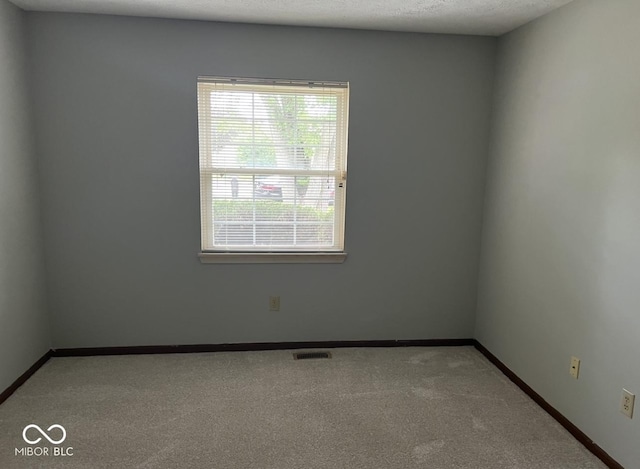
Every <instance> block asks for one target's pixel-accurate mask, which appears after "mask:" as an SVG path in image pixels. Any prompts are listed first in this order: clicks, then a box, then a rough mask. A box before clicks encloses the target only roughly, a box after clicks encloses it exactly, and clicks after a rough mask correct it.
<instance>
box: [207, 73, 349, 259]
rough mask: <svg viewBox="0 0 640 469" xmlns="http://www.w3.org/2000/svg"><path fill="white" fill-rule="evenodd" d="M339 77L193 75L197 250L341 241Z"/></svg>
mask: <svg viewBox="0 0 640 469" xmlns="http://www.w3.org/2000/svg"><path fill="white" fill-rule="evenodd" d="M348 104H349V88H348V84H347V83H326V82H323V83H315V82H298V81H283V80H261V79H260V80H258V79H241V78H214V77H200V78H199V79H198V128H199V142H200V201H201V228H202V250H203V252H218V251H220V252H325V251H326V252H336V251H343V250H344V224H345V223H344V220H345V195H346V174H347V173H346V165H347V125H348V124H347V123H348Z"/></svg>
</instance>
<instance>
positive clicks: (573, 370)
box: [569, 357, 580, 379]
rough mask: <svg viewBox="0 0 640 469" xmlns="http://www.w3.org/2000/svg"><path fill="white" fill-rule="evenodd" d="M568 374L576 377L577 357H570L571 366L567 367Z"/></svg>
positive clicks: (577, 368) (578, 361)
mask: <svg viewBox="0 0 640 469" xmlns="http://www.w3.org/2000/svg"><path fill="white" fill-rule="evenodd" d="M569 374H570V375H571V376H573V377H574V378H575V379H578V375H579V374H580V359H579V358H577V357H571V366H570V367H569Z"/></svg>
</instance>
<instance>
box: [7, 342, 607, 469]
mask: <svg viewBox="0 0 640 469" xmlns="http://www.w3.org/2000/svg"><path fill="white" fill-rule="evenodd" d="M332 354H333V358H331V359H329V360H326V359H325V360H293V358H292V353H291V351H274V352H230V353H211V354H175V355H137V356H114V357H86V358H54V359H52V360H50V361H49V362H48V363H47V364H46V365H45V366H44V367H43V368H41V369H40V370H39V371H38V372H37V373H36V374H35V375H34V376H33V377H32V378H31V379H30V380H29V381H28V382H27V383H25V384H24V385H23V386H22V387H21V388H20V389H19V390H18V391H17V392H16V393H15V394H14V395H13V396H11V397H10V398H9V399H8V400H7V401H6V402H5V403H4V404H2V405H0V467H1V468H3V469H4V468H31V467H34V468H35V467H44V468H49V467H64V468H91V469H95V468H215V469H225V468H229V469H254V468H255V469H258V468H260V469H266V468H269V469H293V468H296V469H310V468H311V469H313V468H326V469H340V468H345V469H346V468H353V469H360V468H362V469H376V468H380V469H412V468H428V469H446V468H461V469H462V468H468V469H472V468H473V469H483V468H486V469H502V468H505V469H525V468H527V469H528V468H531V469H533V468H536V469H537V468H557V469H573V468H575V469H589V468H604V467H605V466H604V465H603V464H602V463H600V462H599V461H598V460H597V459H596V458H595V457H594V456H592V455H591V454H590V453H589V452H588V451H587V450H586V449H584V448H583V447H582V446H581V445H580V444H579V443H578V442H577V441H576V440H575V439H573V437H572V436H571V435H569V434H568V433H567V432H566V431H565V430H564V429H563V428H562V427H561V426H560V425H559V424H557V423H556V422H555V421H554V420H553V419H552V418H551V417H549V416H548V415H547V414H546V413H545V412H544V411H543V410H541V409H540V408H539V407H538V406H537V405H536V404H535V403H534V402H533V401H531V400H530V399H529V398H528V397H527V396H526V395H525V394H523V393H522V392H521V391H520V390H519V389H517V388H516V387H515V386H514V385H513V384H512V383H511V382H510V381H508V380H507V378H506V377H504V376H503V375H502V374H501V373H500V372H499V371H498V370H497V369H496V368H494V367H493V366H492V365H491V364H490V363H489V362H487V361H486V360H485V359H484V357H482V356H481V355H480V354H479V353H478V352H477V351H476V350H475V349H473V348H472V347H457V348H414V347H409V348H359V349H333V350H332ZM28 424H35V425H38V426H39V427H41V428H42V429H43V430H44V432H45V434H46V435H47V436H48V437H49V438H51V439H52V440H54V441H58V440H59V439H60V438H61V435H62V431H61V430H60V429H58V428H53V429H52V430H51V431H50V432H47V431H46V429H47V428H48V427H49V426H50V425H53V424H58V425H61V426H63V427H64V429H65V430H66V439H65V440H64V441H63V442H62V443H60V444H59V445H53V444H51V443H49V441H47V440H46V439H45V438H44V436H43V435H42V434H41V433H40V432H38V431H37V429H34V428H33V427H32V428H31V429H28V430H27V433H26V436H27V438H28V439H29V440H30V441H34V440H36V439H37V438H42V440H41V441H40V442H39V443H37V444H34V445H29V444H27V443H26V442H25V441H24V440H23V436H22V433H23V429H24V428H25V426H27V425H28ZM25 447H42V448H48V449H49V454H51V453H52V452H53V450H54V448H58V451H64V452H71V453H73V455H72V456H64V457H63V456H51V455H50V456H46V455H43V456H22V455H20V454H19V455H15V450H16V448H17V449H18V450H19V449H21V448H25ZM69 447H71V448H73V449H72V450H68V448H69Z"/></svg>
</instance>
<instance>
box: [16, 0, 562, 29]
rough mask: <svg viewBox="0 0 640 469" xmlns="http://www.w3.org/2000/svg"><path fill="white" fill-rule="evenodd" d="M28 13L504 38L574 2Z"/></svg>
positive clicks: (27, 1)
mask: <svg viewBox="0 0 640 469" xmlns="http://www.w3.org/2000/svg"><path fill="white" fill-rule="evenodd" d="M11 1H12V2H13V3H15V4H16V5H17V6H19V7H21V8H23V9H25V10H37V11H61V12H76V13H100V14H112V15H130V16H149V17H159V18H183V19H197V20H214V21H231V22H241V23H263V24H283V25H299V26H325V27H338V28H357V29H379V30H386V31H414V32H424V33H451V34H479V35H487V36H499V35H501V34H503V33H506V32H508V31H511V30H512V29H514V28H517V27H518V26H521V25H523V24H525V23H527V22H529V21H531V20H533V19H535V18H537V17H539V16H541V15H543V14H545V13H548V12H549V11H551V10H553V9H555V8H557V7H560V6H562V5H565V4H567V3H569V2H570V1H571V0H11Z"/></svg>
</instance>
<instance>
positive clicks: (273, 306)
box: [269, 296, 280, 311]
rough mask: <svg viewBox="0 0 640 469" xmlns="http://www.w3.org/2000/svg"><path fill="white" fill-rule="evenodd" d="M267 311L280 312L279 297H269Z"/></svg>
mask: <svg viewBox="0 0 640 469" xmlns="http://www.w3.org/2000/svg"><path fill="white" fill-rule="evenodd" d="M269 311H280V297H279V296H270V297H269Z"/></svg>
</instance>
